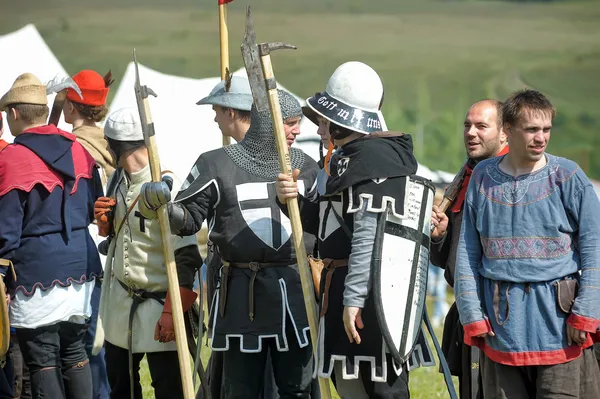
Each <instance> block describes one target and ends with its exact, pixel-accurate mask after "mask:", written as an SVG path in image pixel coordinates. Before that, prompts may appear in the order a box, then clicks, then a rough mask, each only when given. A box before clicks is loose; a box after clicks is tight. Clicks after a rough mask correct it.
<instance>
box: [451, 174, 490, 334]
mask: <svg viewBox="0 0 600 399" xmlns="http://www.w3.org/2000/svg"><path fill="white" fill-rule="evenodd" d="M474 195H476V184H475V182H474V181H473V179H472V180H471V182H470V183H469V188H468V189H467V198H466V200H465V204H464V206H463V212H464V213H463V220H462V226H461V231H460V239H459V242H458V248H457V250H456V272H455V273H456V275H455V281H454V293H455V296H456V305H457V307H458V312H459V315H460V321H461V323H462V324H463V325H467V324H470V323H474V322H479V321H483V320H484V319H485V315H484V312H483V308H482V306H481V298H480V292H481V291H480V289H479V285H480V275H479V270H480V267H481V260H482V256H483V254H482V249H481V241H480V238H479V232H478V231H477V213H476V209H475V207H474V205H473V202H472V199H473V198H474Z"/></svg>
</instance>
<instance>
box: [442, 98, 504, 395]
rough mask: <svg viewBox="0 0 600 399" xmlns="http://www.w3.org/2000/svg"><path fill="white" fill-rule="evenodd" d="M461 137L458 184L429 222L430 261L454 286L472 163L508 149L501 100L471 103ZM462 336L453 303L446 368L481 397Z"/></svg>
mask: <svg viewBox="0 0 600 399" xmlns="http://www.w3.org/2000/svg"><path fill="white" fill-rule="evenodd" d="M463 139H464V144H465V150H466V152H467V156H468V158H469V159H468V161H467V163H466V165H465V177H464V180H463V182H462V186H461V188H460V190H459V193H458V195H457V196H456V199H455V200H454V202H453V203H452V204H450V206H449V207H448V210H447V211H446V212H445V213H444V212H441V211H440V209H439V207H438V206H437V205H434V206H433V214H432V223H433V225H434V226H436V227H435V229H434V230H433V231H432V233H431V248H430V251H431V252H430V259H431V263H432V264H433V265H435V266H439V267H441V268H442V269H444V270H445V273H444V275H445V277H446V281H447V282H448V284H449V285H450V287H454V272H455V261H456V247H457V245H458V240H459V238H460V231H461V230H460V226H461V222H462V218H463V203H464V199H465V194H466V192H467V186H468V185H469V180H470V178H471V173H472V172H473V167H474V166H475V165H477V163H479V162H480V161H483V160H485V159H488V158H491V157H495V156H498V155H504V154H506V153H507V152H508V143H507V139H506V134H504V132H503V130H502V103H501V102H500V101H497V100H489V99H486V100H481V101H477V102H476V103H474V104H473V105H471V106H470V107H469V110H468V112H467V114H466V115H465V121H464V135H463ZM462 337H463V328H462V325H461V324H460V321H459V318H458V310H457V308H456V303H454V304H452V307H451V308H450V310H449V311H448V314H447V315H446V321H445V323H444V334H443V338H442V350H443V352H444V356H445V357H446V360H447V361H448V366H449V368H450V372H451V373H452V375H455V376H457V377H458V381H459V392H460V397H461V398H463V399H477V398H482V397H483V396H482V395H483V392H482V391H481V389H480V384H479V380H480V379H481V377H480V373H479V361H478V359H479V350H478V349H477V348H472V347H470V346H468V345H466V344H464V342H463V339H462ZM472 363H474V364H472Z"/></svg>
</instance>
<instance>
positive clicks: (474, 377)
mask: <svg viewBox="0 0 600 399" xmlns="http://www.w3.org/2000/svg"><path fill="white" fill-rule="evenodd" d="M479 354H480V353H479V348H478V347H476V346H470V347H469V357H470V361H471V381H470V382H469V388H470V390H471V399H477V398H478V397H479V396H478V394H479Z"/></svg>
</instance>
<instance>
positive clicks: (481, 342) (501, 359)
mask: <svg viewBox="0 0 600 399" xmlns="http://www.w3.org/2000/svg"><path fill="white" fill-rule="evenodd" d="M487 327H489V330H488V331H486V328H487ZM464 330H465V335H464V341H465V344H467V345H469V346H475V347H477V348H479V349H481V350H482V351H483V352H484V353H485V355H486V356H487V357H489V358H490V359H491V360H493V361H494V362H496V363H500V364H505V365H507V366H547V365H553V364H561V363H566V362H568V361H571V360H573V359H577V358H578V357H579V356H581V352H582V351H583V350H584V349H586V348H589V347H590V346H592V345H593V344H594V342H600V332H596V333H595V334H588V335H587V339H586V341H585V342H584V344H583V345H582V346H578V345H577V344H573V345H571V346H569V347H567V348H564V349H558V350H553V351H538V352H501V351H499V350H496V349H494V348H492V347H491V346H489V345H488V344H487V343H486V339H485V338H477V337H474V335H477V334H482V333H484V332H489V331H492V329H491V326H490V324H489V321H488V320H481V321H477V322H474V323H470V324H467V325H466V326H464Z"/></svg>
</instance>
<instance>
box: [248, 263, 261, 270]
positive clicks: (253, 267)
mask: <svg viewBox="0 0 600 399" xmlns="http://www.w3.org/2000/svg"><path fill="white" fill-rule="evenodd" d="M248 269H250V270H252V271H253V272H257V271H259V270H260V269H261V267H260V263H258V262H250V263H248Z"/></svg>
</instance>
